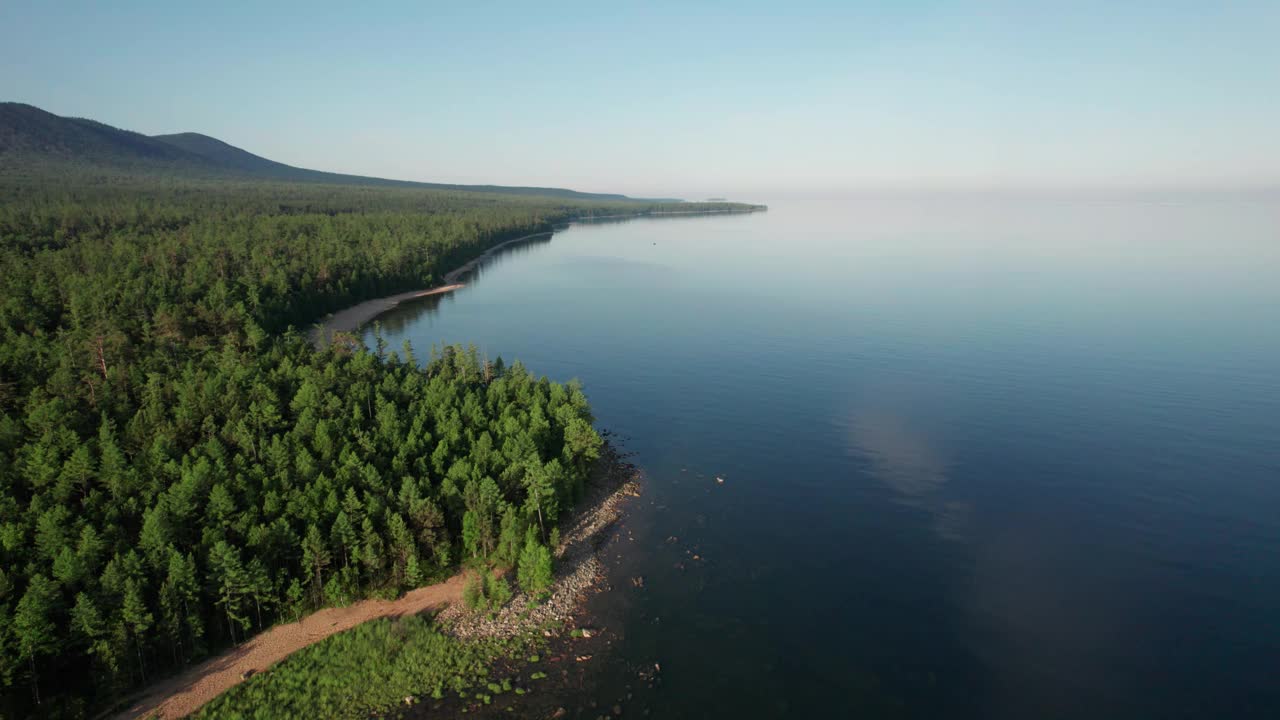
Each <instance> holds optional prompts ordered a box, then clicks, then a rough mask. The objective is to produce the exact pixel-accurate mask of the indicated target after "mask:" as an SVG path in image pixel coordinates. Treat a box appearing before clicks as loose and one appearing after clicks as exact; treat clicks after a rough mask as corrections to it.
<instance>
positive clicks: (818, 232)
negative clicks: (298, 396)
mask: <svg viewBox="0 0 1280 720" xmlns="http://www.w3.org/2000/svg"><path fill="white" fill-rule="evenodd" d="M761 199H762V200H764V201H766V202H769V203H770V206H771V207H770V211H769V212H768V213H756V214H750V215H732V216H711V217H681V218H662V219H641V220H634V221H628V222H623V223H609V224H589V225H585V224H584V225H574V226H572V227H570V228H568V229H566V230H563V231H560V232H557V233H556V234H555V235H554V236H553V237H550V238H539V239H533V240H530V241H529V242H527V243H524V244H521V245H518V246H513V247H511V248H507V249H505V250H504V251H503V252H501V253H500V254H498V255H496V256H495V257H494V258H492V259H491V260H489V261H488V262H486V263H485V264H484V265H483V266H481V267H480V268H479V269H478V270H476V271H475V272H473V273H472V275H471V277H470V278H464V281H466V282H468V285H467V287H465V288H463V289H461V290H459V291H457V292H455V293H452V294H449V295H445V296H437V297H430V298H424V299H423V300H422V301H418V302H414V303H412V304H408V305H404V306H401V307H400V308H397V309H396V310H394V311H392V312H391V313H389V314H387V315H385V316H383V317H382V318H381V323H382V334H383V336H384V338H385V339H386V340H387V342H388V346H389V347H390V348H391V349H397V348H399V346H400V344H401V342H402V341H403V340H406V339H407V340H410V341H411V342H412V343H413V344H414V346H415V349H416V351H417V352H418V353H419V355H420V356H425V354H426V353H427V351H428V349H429V348H430V347H431V345H432V344H441V343H446V342H462V343H468V342H474V343H475V344H476V345H477V346H478V347H479V348H480V349H481V350H482V352H484V353H485V354H487V355H488V356H489V357H494V356H497V355H501V356H502V357H503V358H504V359H506V360H507V361H511V360H512V359H519V360H521V361H522V362H524V363H525V364H526V365H527V366H529V367H530V368H532V369H533V370H534V371H536V372H538V373H542V374H546V375H548V376H550V377H552V378H554V379H557V380H566V379H569V378H572V377H577V378H580V379H581V380H582V381H583V383H584V385H585V387H586V390H587V393H588V395H589V397H590V398H591V402H592V405H593V408H594V409H595V412H596V415H597V424H598V425H600V426H602V427H606V428H609V429H611V430H613V431H615V432H617V433H619V434H620V435H622V436H625V437H626V438H627V440H626V442H625V448H626V449H627V450H630V451H633V452H635V453H636V456H635V457H634V458H633V461H634V462H636V463H637V464H638V465H640V466H641V467H642V468H643V469H644V471H645V472H646V474H647V477H648V479H647V481H646V485H645V494H644V496H643V498H641V499H639V500H638V501H637V502H636V503H635V504H634V507H633V509H632V511H631V514H630V516H629V517H628V519H627V523H626V526H625V532H623V533H622V534H621V535H620V536H619V537H618V538H617V539H616V540H615V541H614V542H613V543H612V544H611V545H610V548H611V549H612V550H615V551H616V552H614V553H613V557H612V562H611V570H610V572H611V578H612V580H613V582H612V585H613V589H612V590H610V591H609V592H606V593H603V594H600V595H596V596H593V597H592V599H591V600H590V601H589V602H588V610H589V612H591V613H593V614H594V615H595V616H596V617H598V618H600V622H601V623H604V624H607V625H608V626H609V630H610V631H611V633H613V638H614V639H613V640H612V648H613V649H612V650H611V652H610V653H609V654H608V657H607V658H606V659H603V660H602V661H601V662H600V663H599V664H598V666H597V667H596V668H595V669H594V671H593V673H592V676H591V683H590V685H589V687H588V688H587V689H586V690H583V691H581V692H580V694H579V695H573V696H566V697H564V698H563V702H562V703H561V704H562V705H563V706H565V707H566V708H568V709H569V710H570V712H571V713H572V714H575V715H577V714H579V710H578V708H583V710H582V711H581V714H583V715H587V716H595V715H597V714H599V713H600V712H601V710H599V709H592V708H589V707H588V705H587V703H588V702H589V701H590V700H596V702H597V705H598V707H599V708H611V707H612V705H613V704H614V703H615V702H616V700H617V699H620V698H625V697H626V695H627V694H628V693H630V694H631V695H632V699H631V700H629V701H628V702H627V704H626V705H625V706H624V712H625V714H626V716H633V715H639V714H640V713H641V712H643V711H644V710H648V711H649V712H650V714H651V715H652V716H653V717H662V718H702V717H734V718H737V717H753V718H754V717H783V716H809V715H814V716H832V717H850V716H855V715H856V716H859V717H903V718H934V717H944V716H945V717H972V718H979V717H982V718H1023V717H1064V718H1065V717H1154V716H1159V717H1204V716H1211V717H1212V716H1217V717H1275V716H1276V715H1278V714H1280V682H1278V681H1277V678H1280V619H1278V617H1280V616H1277V613H1276V608H1277V607H1280V513H1278V512H1277V508H1280V450H1277V442H1280V441H1278V440H1277V438H1280V370H1278V369H1277V368H1280V324H1278V323H1277V322H1276V318H1277V317H1280V282H1277V278H1280V207H1278V206H1277V204H1276V203H1275V202H1274V201H1263V200H1229V199H1222V198H1218V199H1204V198H1186V197H1184V198H1177V199H1173V200H1169V201H1164V202H1156V201H1151V200H1140V199H1132V198H1130V199H1105V200H1099V199H1093V200H1084V199H1048V198H1029V197H1021V198H1008V197H1006V198H992V197H965V198H957V197H950V198H910V199H907V198H894V197H887V196H882V197H858V198H852V197H842V198H828V199H824V200H818V199H792V200H787V201H778V200H776V199H773V200H771V199H769V198H761ZM366 340H371V336H370V334H369V333H366ZM717 476H718V477H720V478H723V482H718V481H717ZM695 556H696V557H695ZM633 577H635V578H643V583H642V586H640V587H637V586H636V585H635V584H633V583H631V582H630V581H629V579H630V578H633ZM655 662H656V663H659V664H660V665H661V680H662V682H661V684H659V685H658V686H657V687H655V688H649V687H648V684H647V683H645V682H637V673H638V672H639V671H640V670H642V669H643V668H645V667H649V666H652V665H653V663H655Z"/></svg>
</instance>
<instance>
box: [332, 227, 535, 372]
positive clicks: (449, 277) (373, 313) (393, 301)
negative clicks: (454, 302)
mask: <svg viewBox="0 0 1280 720" xmlns="http://www.w3.org/2000/svg"><path fill="white" fill-rule="evenodd" d="M553 233H554V230H542V231H540V232H536V233H530V234H529V235H522V236H520V237H518V238H512V239H510V240H504V241H502V242H500V243H498V244H497V245H494V246H493V247H491V248H489V249H488V250H485V251H484V252H483V253H481V254H479V255H477V256H476V257H474V258H472V259H470V260H468V261H467V262H465V263H463V264H462V265H459V266H458V267H456V268H454V269H452V270H450V271H449V272H447V273H445V274H444V284H443V285H437V286H435V287H431V288H427V289H425V290H409V291H408V292H402V293H396V294H395V295H388V296H386V297H380V298H374V299H372V300H365V301H364V302H360V303H356V304H355V305H352V306H351V307H348V308H343V309H342V310H339V311H337V312H334V313H329V314H328V315H326V316H325V317H323V318H321V319H320V320H319V321H318V322H317V323H316V327H314V328H312V330H311V333H310V335H311V344H312V345H314V346H315V347H316V349H317V350H320V349H323V348H324V347H326V346H327V345H329V344H330V343H331V342H332V341H333V336H334V335H335V334H337V333H353V332H356V331H357V330H359V329H360V328H362V327H364V326H365V325H367V324H369V323H370V322H371V321H373V320H374V319H376V318H377V317H378V316H379V315H382V314H383V313H386V312H387V311H389V310H393V309H395V308H396V307H398V306H399V305H400V304H401V303H403V302H408V301H410V300H417V299H418V298H424V297H428V296H431V295H443V294H445V293H451V292H453V291H454V290H460V289H462V288H464V287H466V286H467V284H466V283H461V282H458V278H459V277H461V276H462V275H463V274H464V273H467V272H470V271H471V270H473V269H475V267H476V266H477V265H478V264H480V263H481V262H483V261H484V260H485V259H486V258H488V257H489V256H490V255H492V254H493V253H495V252H497V251H498V250H501V249H502V248H504V247H506V246H508V245H511V244H513V243H518V242H521V241H524V240H531V239H533V238H536V237H542V236H544V235H551V234H553Z"/></svg>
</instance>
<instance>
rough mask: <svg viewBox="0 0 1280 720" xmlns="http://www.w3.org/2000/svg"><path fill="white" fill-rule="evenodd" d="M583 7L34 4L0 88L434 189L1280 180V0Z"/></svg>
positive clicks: (725, 189)
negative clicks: (1278, 89) (1276, 87)
mask: <svg viewBox="0 0 1280 720" xmlns="http://www.w3.org/2000/svg"><path fill="white" fill-rule="evenodd" d="M562 8H563V9H553V10H546V9H536V10H535V9H530V8H527V7H522V6H520V5H514V4H513V5H509V6H508V5H501V6H494V7H486V8H478V9H477V8H458V7H449V8H444V9H441V8H429V9H422V8H419V7H416V6H413V5H410V4H400V3H392V4H387V5H382V6H380V7H379V8H378V9H377V10H376V11H371V10H368V9H364V10H362V11H361V12H360V13H359V14H356V13H352V12H349V9H347V8H333V7H330V8H318V7H315V6H310V5H309V6H307V7H306V11H305V12H302V11H299V10H287V9H279V8H269V9H261V8H256V7H253V6H249V5H244V6H220V7H218V8H215V9H209V8H202V9H199V10H193V9H191V8H186V7H178V6H170V5H168V4H160V3H139V4H136V5H134V6H132V7H129V8H124V9H117V8H111V9H106V8H101V7H94V6H91V5H88V4H79V3H48V4H39V5H37V4H33V3H15V4H12V5H8V6H6V7H5V8H2V9H0V67H3V68H4V69H3V70H0V99H3V100H12V101H17V102H25V103H30V104H33V105H36V106H38V107H41V108H43V109H45V110H48V111H50V112H53V113H56V114H59V115H68V116H77V117H88V118H91V119H94V120H98V121H101V122H105V123H107V124H110V125H114V126H117V127H121V128H125V129H129V130H135V131H138V132H142V133H145V134H161V133H172V132H187V131H190V132H200V133H204V134H207V135H211V136H213V137H216V138H219V139H221V140H224V141H226V142H228V143H231V144H232V145H235V146H237V147H241V148H243V149H245V150H248V151H250V152H253V153H255V154H258V155H262V156H264V157H268V158H271V159H273V160H277V161H280V162H284V163H288V164H291V165H296V166H300V167H307V168H314V169H319V170H327V171H333V172H344V173H353V174H360V175H371V176H378V177H387V178H396V179H405V180H419V181H433V182H458V183H494V184H505V185H544V186H560V187H571V188H574V189H579V190H585V191H597V192H622V193H627V194H631V195H640V196H680V197H689V198H702V197H707V196H720V195H735V196H739V197H742V196H748V199H757V197H758V196H762V195H764V194H773V193H776V192H778V191H779V190H789V191H794V192H813V191H837V192H845V191H850V192H865V191H895V192H896V191H906V192H920V191H945V192H954V191H974V190H988V191H990V190H1018V191H1028V190H1029V191H1034V192H1071V193H1077V192H1085V193H1088V192H1100V191H1105V192H1117V191H1118V192H1130V191H1135V190H1142V189H1155V190H1162V191H1167V190H1169V189H1179V190H1197V191H1209V192H1219V191H1232V190H1246V191H1259V190H1264V191H1268V192H1270V191H1275V190H1276V189H1278V188H1280V168H1278V167H1277V163H1276V160H1275V159H1276V158H1277V157H1280V135H1277V133H1275V131H1274V128H1275V127H1276V126H1277V125H1280V97H1277V94H1276V93H1274V92H1271V91H1270V89H1269V88H1270V85H1271V84H1272V83H1274V80H1275V78H1276V77H1277V76H1278V73H1277V70H1278V69H1280V49H1277V47H1276V46H1275V45H1274V42H1272V41H1273V39H1274V38H1275V37H1277V36H1280V7H1278V6H1276V5H1274V4H1269V3H1228V4H1226V5H1224V6H1215V7H1213V8H1212V9H1206V8H1204V7H1202V6H1200V5H1198V4H1191V3H1172V4H1170V3H1134V4H1130V5H1126V6H1125V7H1123V8H1117V7H1111V6H1107V5H1103V4H1094V3H1088V4H1084V5H1079V4H1072V5H1071V6H1063V7H1044V6H1042V7H1038V8H1034V9H1031V8H1026V7H1023V6H1021V5H1017V4H1012V3H1010V4H1003V3H997V4H994V5H993V4H985V3H984V4H977V3H967V2H960V3H933V4H929V5H928V6H927V7H923V6H913V7H909V8H908V7H899V6H897V5H890V4H868V5H865V6H863V7H859V8H849V7H845V6H844V5H841V4H826V3H809V4H806V5H803V6H787V8H785V9H781V8H775V7H771V6H768V5H756V4H735V5H733V6H725V7H723V8H711V9H709V8H707V7H703V6H699V7H686V6H683V5H662V4H657V5H648V6H645V7H643V8H640V7H633V8H615V9H611V10H610V11H609V12H608V13H605V12H602V11H601V10H600V9H598V8H596V7H590V6H583V7H575V8H570V7H563V6H562ZM760 199H763V198H760Z"/></svg>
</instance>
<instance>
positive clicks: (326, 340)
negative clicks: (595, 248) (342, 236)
mask: <svg viewBox="0 0 1280 720" xmlns="http://www.w3.org/2000/svg"><path fill="white" fill-rule="evenodd" d="M767 209H768V208H767V207H759V208H751V209H749V210H670V211H664V212H647V213H634V214H622V215H588V216H579V217H575V218H571V219H570V220H569V221H568V222H566V223H565V224H563V225H558V226H556V227H553V228H552V229H550V230H542V231H539V232H535V233H530V234H528V235H522V236H520V237H518V238H512V239H511V240H504V241H502V242H500V243H498V244H497V245H494V246H493V247H491V248H489V249H488V250H485V251H484V252H483V253H481V254H479V255H477V256H476V257H474V258H472V259H470V260H468V261H467V262H465V263H463V264H462V265H459V266H458V267H456V268H454V269H452V270H450V271H449V272H447V273H445V274H444V284H442V285H437V286H435V287H431V288H426V289H423V290H409V291H407V292H402V293H396V294H395V295H388V296H386V297H380V298H373V299H371V300H365V301H363V302H359V303H356V304H355V305H352V306H350V307H347V308H343V309H341V310H338V311H337V312H332V313H329V314H328V315H326V316H324V317H322V318H320V319H319V320H318V321H316V323H315V326H314V327H313V328H312V329H311V332H310V333H309V336H310V338H311V344H312V345H314V346H315V348H316V349H317V350H323V349H324V348H325V347H326V346H328V345H329V344H330V343H331V342H332V341H333V336H334V335H335V334H337V333H354V332H356V331H357V330H359V329H360V328H362V327H364V326H365V325H367V324H369V323H370V322H372V321H374V320H376V319H377V318H378V316H379V315H382V314H384V313H386V312H389V311H391V310H394V309H395V308H396V307H398V306H399V305H400V304H401V303H405V302H409V301H411V300H417V299H419V298H424V297H428V296H431V295H443V294H445V293H451V292H453V291H455V290H460V289H462V288H464V287H466V286H467V284H466V283H463V282H458V279H459V278H460V277H462V275H464V274H465V273H468V272H470V271H472V270H474V269H475V268H476V266H478V265H479V264H480V263H482V262H484V261H485V260H486V259H488V258H489V257H490V256H491V255H493V254H494V253H496V252H497V251H499V250H501V249H502V248H504V247H507V246H508V245H512V244H514V243H518V242H522V241H524V240H532V239H533V238H536V237H543V236H545V235H554V234H555V233H556V232H557V231H559V230H563V229H565V228H567V227H569V226H571V225H573V224H574V223H583V224H591V223H592V222H594V221H596V220H613V219H618V218H624V219H639V218H645V217H660V216H669V215H750V214H751V213H756V212H764V211H766V210H767Z"/></svg>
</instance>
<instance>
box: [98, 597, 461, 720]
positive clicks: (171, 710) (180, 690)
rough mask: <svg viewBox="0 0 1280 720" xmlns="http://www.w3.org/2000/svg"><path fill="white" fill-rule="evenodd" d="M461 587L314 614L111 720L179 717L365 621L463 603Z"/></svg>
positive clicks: (164, 685)
mask: <svg viewBox="0 0 1280 720" xmlns="http://www.w3.org/2000/svg"><path fill="white" fill-rule="evenodd" d="M465 583H466V580H465V575H463V574H461V573H459V574H458V575H454V576H453V577H451V578H449V579H448V580H446V581H444V582H441V583H436V584H435V585H429V586H427V587H424V588H418V589H417V590H414V591H412V592H409V593H406V594H405V596H404V597H402V598H400V599H398V600H362V601H360V602H358V603H355V604H354V605H350V606H348V607H344V608H326V609H324V610H318V611H316V612H314V613H312V614H310V615H308V616H306V617H305V618H303V619H302V620H300V621H298V622H294V623H289V624H287V625H277V626H276V627H273V628H271V629H270V630H267V631H266V632H263V633H259V634H258V635H255V636H254V637H253V638H251V639H250V640H248V641H247V642H245V643H244V644H243V645H240V646H239V647H236V648H233V649H231V650H228V651H227V652H225V653H223V654H221V655H219V656H218V657H215V658H211V659H209V660H206V661H204V662H203V663H201V664H199V665H197V666H195V667H193V668H191V669H190V670H188V671H186V672H184V673H182V674H181V675H178V676H176V677H173V678H170V679H168V680H165V681H164V682H161V683H159V684H157V685H155V686H154V687H152V688H151V689H150V690H149V691H148V692H147V694H146V695H144V696H143V697H142V698H141V699H139V700H138V701H136V702H135V703H133V704H132V705H130V706H129V708H128V709H126V710H125V711H124V712H121V713H120V714H119V715H117V716H116V717H117V718H118V720H126V719H128V718H143V717H159V718H165V719H166V720H168V719H169V718H180V717H184V716H186V715H189V714H191V713H193V712H195V711H196V710H198V709H200V707H201V706H202V705H204V704H205V703H207V702H209V701H210V700H212V699H214V698H215V697H217V696H218V695H220V694H221V693H223V692H226V691H227V690H228V689H230V688H231V687H232V686H234V685H236V684H237V683H239V682H240V681H241V679H242V678H243V677H244V673H245V672H246V671H248V670H253V671H254V672H261V671H263V670H266V669H267V668H268V667H270V666H271V665H273V664H275V663H277V662H280V661H281V660H283V659H285V658H286V657H288V656H289V655H290V654H291V653H293V652H296V651H298V650H301V649H302V648H304V647H306V646H308V645H311V644H312V643H316V642H319V641H321V640H323V639H325V638H327V637H329V636H330V635H334V634H336V633H340V632H342V631H344V630H350V629H351V628H353V627H355V626H356V625H359V624H360V623H363V622H367V621H369V620H376V619H378V618H383V617H399V616H402V615H416V614H418V613H421V612H425V611H427V610H434V609H438V608H440V607H442V606H444V605H447V604H449V603H452V602H456V601H458V600H460V599H461V598H462V587H463V585H464V584H465Z"/></svg>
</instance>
